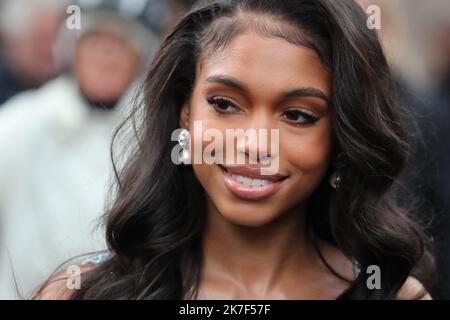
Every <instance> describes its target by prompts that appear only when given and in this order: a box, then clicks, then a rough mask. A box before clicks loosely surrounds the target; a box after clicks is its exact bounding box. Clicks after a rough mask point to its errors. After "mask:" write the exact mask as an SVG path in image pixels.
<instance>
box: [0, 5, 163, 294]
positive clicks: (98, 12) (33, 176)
mask: <svg viewBox="0 0 450 320" xmlns="http://www.w3.org/2000/svg"><path fill="white" fill-rule="evenodd" d="M83 2H86V1H83ZM144 2H145V3H147V2H151V3H152V5H154V3H155V0H153V1H144ZM144 2H142V3H144ZM116 3H117V2H116ZM119 3H120V2H119ZM134 3H135V4H136V2H134ZM145 3H144V4H145ZM164 3H165V2H164V1H161V6H162V7H163V6H164ZM106 4H107V5H105V4H101V3H100V4H98V1H96V4H95V5H92V7H91V6H87V7H86V8H83V7H82V14H83V15H82V18H83V19H82V22H83V24H82V28H81V30H79V31H76V32H77V34H76V36H75V37H73V34H71V33H70V32H72V31H67V30H66V34H65V35H64V36H62V38H64V41H63V42H62V43H63V45H61V46H60V49H61V48H62V49H63V50H62V52H63V53H70V52H72V51H73V53H74V54H73V56H72V59H73V63H72V74H71V75H64V76H61V77H59V78H57V79H55V80H53V81H51V82H49V83H48V84H46V85H45V86H43V87H42V88H41V89H39V90H35V91H30V92H26V93H23V94H21V95H18V96H16V97H15V98H13V99H11V100H10V101H9V102H8V103H7V104H6V105H4V106H3V107H2V108H0V298H1V299H17V298H28V297H29V296H30V294H31V293H32V292H33V290H34V289H36V287H37V286H38V284H39V283H42V281H43V280H45V278H46V277H47V276H48V275H49V274H50V273H51V272H52V271H54V270H55V269H56V268H57V267H58V265H59V264H60V263H62V262H64V261H66V260H68V259H70V258H72V257H74V256H76V255H78V254H81V253H86V252H92V251H96V250H101V249H104V248H105V244H104V243H103V241H102V238H103V237H102V235H103V229H102V228H99V227H96V226H97V224H98V220H99V218H100V217H101V215H102V214H103V213H104V210H105V201H106V199H107V194H108V189H109V186H110V183H111V179H112V178H113V174H112V173H113V171H112V163H111V159H110V143H111V140H112V136H113V132H114V130H115V129H116V128H117V127H118V125H119V124H120V123H121V121H122V120H123V119H124V117H125V115H126V112H127V106H128V105H129V104H130V103H131V102H130V100H131V99H130V97H131V93H132V92H133V90H132V87H133V85H132V83H133V81H134V79H136V76H137V75H138V74H139V70H140V69H143V68H144V66H145V65H146V64H147V63H148V61H149V58H150V57H151V55H152V49H156V48H155V47H156V46H157V43H158V39H157V34H158V29H157V28H155V26H154V25H153V26H152V25H150V24H146V23H145V19H144V20H142V16H140V15H139V12H138V11H137V10H134V11H132V10H131V9H133V8H131V9H130V8H128V9H129V10H128V11H126V6H125V4H126V2H122V3H121V5H120V6H112V5H110V4H111V2H109V3H108V1H107V3H106ZM162 7H161V8H162ZM153 8H156V7H153ZM161 8H160V9H161ZM135 9H136V8H135ZM138 9H139V8H138ZM144 9H145V6H142V7H141V10H142V12H144ZM150 9H151V8H150ZM127 12H128V13H130V12H133V15H132V16H131V17H127V16H126V13H127ZM145 12H147V13H148V12H151V10H149V8H147V10H146V11H145ZM162 12H164V11H161V10H159V15H161V19H162V18H164V17H163V15H162ZM166 13H169V11H167V12H166ZM154 22H155V19H153V23H154ZM71 38H73V47H74V50H71V49H70V47H71V45H70V43H71V42H70V39H71Z"/></svg>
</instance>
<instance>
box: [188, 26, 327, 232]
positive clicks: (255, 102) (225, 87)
mask: <svg viewBox="0 0 450 320" xmlns="http://www.w3.org/2000/svg"><path fill="white" fill-rule="evenodd" d="M330 94H331V88H330V74H329V72H328V71H327V70H326V68H324V67H323V65H321V63H320V60H319V58H318V56H317V54H316V53H315V52H314V51H313V50H310V49H307V48H304V47H300V46H296V45H293V44H290V43H289V42H287V41H285V40H282V39H279V38H264V37H261V36H259V35H257V34H256V33H253V32H251V31H249V32H246V33H244V34H241V35H239V36H236V37H235V38H234V39H233V40H232V41H231V42H230V43H229V44H228V45H227V47H226V48H224V49H222V50H220V51H218V52H216V53H214V54H212V55H208V57H204V58H202V59H201V61H200V62H199V65H198V68H197V78H196V83H195V86H194V90H193V95H192V99H191V101H190V105H188V104H186V105H185V106H184V108H183V112H182V113H181V116H180V124H181V126H182V127H185V128H188V129H189V130H190V132H191V137H194V135H195V134H200V135H201V134H202V133H198V132H195V130H194V123H195V122H196V121H201V124H202V130H203V132H205V130H208V129H217V130H219V131H220V132H221V133H222V136H223V141H222V143H223V146H224V150H225V149H226V146H227V141H226V139H225V137H226V130H227V129H243V130H248V129H255V130H259V129H266V130H267V131H268V137H270V136H271V134H270V132H271V130H272V129H275V130H278V133H279V143H278V144H277V145H276V148H275V149H273V150H272V148H271V147H270V145H271V141H269V139H268V140H266V142H267V143H266V144H267V145H268V150H260V148H263V147H264V146H261V144H258V143H257V142H256V140H254V139H252V138H247V139H244V140H241V141H240V142H241V143H242V144H241V145H239V144H238V141H237V140H238V139H240V138H235V140H234V147H233V148H234V154H235V155H237V154H238V153H240V154H241V155H243V156H244V157H245V158H246V165H242V164H239V165H238V164H236V161H237V158H236V157H235V158H234V160H235V161H234V162H226V161H225V163H224V164H223V165H219V164H217V163H215V164H206V163H204V162H203V163H202V164H195V163H194V164H193V169H194V172H195V174H196V176H197V178H198V179H199V181H200V183H201V184H202V186H203V188H204V189H205V191H206V193H207V201H208V202H209V205H213V206H214V207H213V208H215V209H217V211H218V212H219V213H220V214H221V215H222V216H223V217H224V218H225V219H227V220H228V221H230V222H232V223H234V224H238V225H245V226H262V225H265V224H268V223H270V222H272V221H274V220H275V219H276V218H278V217H280V216H281V215H283V214H284V213H286V212H288V211H289V210H291V209H294V208H298V207H299V206H300V207H301V206H302V205H303V204H304V203H305V201H306V200H307V199H308V197H309V196H310V195H311V193H312V192H313V191H314V190H315V189H316V187H317V186H318V185H319V183H320V181H321V180H322V179H323V178H324V175H325V173H326V171H327V168H328V164H329V157H330V149H331V141H332V124H331V119H330V106H329V105H328V103H327V100H328V97H330ZM211 143H212V142H211V141H204V142H203V143H202V148H203V150H204V149H205V148H206V147H207V146H208V145H210V144H211ZM191 150H192V148H191ZM250 151H253V152H263V151H267V153H268V154H269V155H270V156H272V157H273V159H275V158H277V161H278V170H277V171H276V174H277V175H272V176H267V175H261V174H260V171H257V172H255V171H254V170H251V169H252V168H254V167H258V165H256V166H255V165H249V163H250V160H249V158H248V157H249V155H250ZM191 153H192V154H193V151H191ZM223 153H224V152H223ZM192 156H193V155H192ZM266 167H267V166H266ZM258 172H259V173H258ZM258 178H259V179H258ZM250 179H257V180H250Z"/></svg>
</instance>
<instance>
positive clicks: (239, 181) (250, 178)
mask: <svg viewBox="0 0 450 320" xmlns="http://www.w3.org/2000/svg"><path fill="white" fill-rule="evenodd" d="M219 167H220V168H221V170H222V173H223V176H224V182H225V186H226V187H227V188H228V190H230V192H231V193H233V194H234V195H235V196H237V197H238V198H241V199H244V200H260V199H263V198H266V197H269V196H271V195H273V194H274V193H275V192H277V191H278V190H279V189H280V188H281V185H282V183H283V181H284V180H285V179H286V178H287V176H282V175H279V174H269V172H264V168H261V167H256V166H253V167H252V166H221V165H219ZM263 173H265V174H263Z"/></svg>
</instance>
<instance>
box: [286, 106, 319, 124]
mask: <svg viewBox="0 0 450 320" xmlns="http://www.w3.org/2000/svg"><path fill="white" fill-rule="evenodd" d="M283 118H284V119H286V120H287V121H289V122H292V123H294V124H314V123H316V122H317V121H318V120H319V118H318V117H316V116H314V115H312V114H309V113H307V112H304V111H301V110H297V109H295V110H294V109H293V110H287V111H285V112H284V113H283Z"/></svg>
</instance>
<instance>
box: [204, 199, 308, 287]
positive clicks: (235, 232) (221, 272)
mask: <svg viewBox="0 0 450 320" xmlns="http://www.w3.org/2000/svg"><path fill="white" fill-rule="evenodd" d="M207 209H208V211H207V212H208V215H207V219H208V221H207V226H206V230H205V234H204V238H203V250H204V274H205V276H206V277H210V278H214V279H224V280H226V281H227V282H229V283H230V284H231V283H234V285H236V284H237V285H239V286H241V287H242V286H244V287H247V289H248V288H250V287H253V289H255V290H258V291H259V292H260V293H261V292H262V291H270V290H271V289H272V288H273V287H277V286H278V285H279V283H280V282H283V280H285V279H289V281H292V280H293V278H292V276H293V275H295V274H301V273H302V270H307V269H309V265H308V263H309V261H310V260H311V252H312V249H311V246H310V241H309V239H308V236H307V233H306V231H305V210H304V208H303V207H301V208H295V209H293V210H291V211H290V212H286V213H284V214H283V215H282V216H281V217H279V218H278V219H276V220H275V221H273V222H272V223H270V224H268V225H265V226H262V227H246V226H238V225H235V224H233V223H231V222H229V221H227V220H226V219H225V218H224V217H223V216H222V215H221V214H220V212H218V210H217V209H216V208H215V207H214V205H213V204H212V202H211V201H209V200H208V207H207ZM255 285H257V286H258V288H254V287H255ZM247 289H246V290H247Z"/></svg>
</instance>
